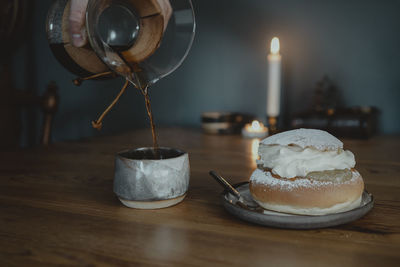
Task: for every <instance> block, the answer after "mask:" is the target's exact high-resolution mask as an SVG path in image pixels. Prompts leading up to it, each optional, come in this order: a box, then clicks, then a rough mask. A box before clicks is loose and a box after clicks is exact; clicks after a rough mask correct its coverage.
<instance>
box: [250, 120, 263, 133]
mask: <svg viewBox="0 0 400 267" xmlns="http://www.w3.org/2000/svg"><path fill="white" fill-rule="evenodd" d="M251 128H252V129H253V130H254V131H260V130H261V124H260V123H259V122H258V121H257V120H254V121H252V122H251Z"/></svg>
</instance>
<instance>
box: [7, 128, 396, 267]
mask: <svg viewBox="0 0 400 267" xmlns="http://www.w3.org/2000/svg"><path fill="white" fill-rule="evenodd" d="M159 135H160V143H161V144H162V145H165V146H172V147H177V148H181V149H184V150H186V151H188V152H189V154H190V162H191V182H190V189H189V193H188V195H187V197H186V199H185V200H184V202H182V203H181V204H179V205H177V206H174V207H170V208H166V209H160V210H134V209H129V208H126V207H124V206H122V205H121V204H120V202H119V201H118V199H117V198H116V196H115V195H114V194H113V192H112V182H113V168H114V166H113V165H114V162H113V161H114V154H115V152H117V151H120V150H123V149H125V148H127V147H139V146H146V145H150V142H151V138H150V133H149V131H148V130H140V131H135V132H131V133H127V134H123V135H119V136H113V137H101V138H93V139H88V140H84V141H80V142H66V143H60V144H55V145H52V146H50V147H47V148H46V147H42V148H37V149H29V150H19V151H3V152H0V155H1V163H0V176H1V177H0V265H1V266H13V265H20V266H22V265H23V266H32V265H38V266H45V265H50V264H66V265H122V266H125V265H135V266H136V265H151V266H154V265H185V266H186V265H193V266H219V265H221V266H228V265H235V266H267V265H269V266H276V265H282V266H294V265H298V266H324V265H334V266H348V265H351V266H365V265H372V266H389V265H392V266H400V236H399V233H400V153H399V151H400V138H399V137H377V138H373V139H371V140H367V141H362V140H345V142H344V143H345V147H346V148H347V149H350V150H351V151H353V152H354V153H355V155H356V160H357V169H358V170H359V171H360V173H361V174H362V175H363V176H364V179H365V183H366V188H367V189H368V190H369V191H370V192H371V193H372V194H373V195H374V196H375V201H376V202H375V203H376V204H375V207H374V209H373V210H372V211H371V212H370V213H369V214H367V215H366V216H365V217H364V218H362V219H360V220H358V221H356V222H353V223H351V224H348V225H343V226H339V227H334V228H328V229H319V230H307V231H304V230H303V231H298V230H284V229H274V228H267V227H262V226H257V225H252V224H249V223H246V222H243V221H240V220H238V219H236V218H235V217H233V216H231V215H230V214H228V213H227V212H226V211H225V210H224V209H223V207H222V205H221V203H220V201H219V194H220V193H221V187H220V186H219V185H218V184H217V183H216V182H215V181H214V180H212V179H211V178H210V177H209V176H208V171H209V170H210V169H215V170H217V171H219V172H220V173H221V174H223V175H224V176H226V177H229V179H230V181H231V182H233V183H236V182H241V181H246V180H247V179H248V178H249V175H250V174H251V172H252V170H253V169H254V168H255V164H254V156H253V154H254V153H252V151H253V152H254V151H255V150H256V148H257V144H256V143H254V142H253V141H252V140H245V139H242V138H241V137H240V136H212V135H203V134H201V133H200V131H199V130H188V129H162V130H161V131H160V134H159Z"/></svg>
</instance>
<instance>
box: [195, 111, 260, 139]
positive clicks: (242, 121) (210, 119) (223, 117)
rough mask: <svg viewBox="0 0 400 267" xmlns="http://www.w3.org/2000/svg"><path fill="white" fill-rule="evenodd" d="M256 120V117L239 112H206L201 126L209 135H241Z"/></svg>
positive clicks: (202, 116) (202, 117)
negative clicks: (247, 125) (248, 124)
mask: <svg viewBox="0 0 400 267" xmlns="http://www.w3.org/2000/svg"><path fill="white" fill-rule="evenodd" d="M254 119H255V116H254V115H251V114H245V113H239V112H204V113H202V115H201V126H202V128H203V131H204V132H205V133H208V134H239V133H241V131H242V128H243V127H244V126H245V125H246V123H250V122H252V121H253V120H254Z"/></svg>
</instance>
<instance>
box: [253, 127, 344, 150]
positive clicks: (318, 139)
mask: <svg viewBox="0 0 400 267" xmlns="http://www.w3.org/2000/svg"><path fill="white" fill-rule="evenodd" d="M261 144H263V145H281V146H287V145H297V146H299V147H301V148H306V147H314V148H316V149H318V150H337V149H339V148H343V143H342V142H341V141H340V140H339V139H337V138H336V137H334V136H333V135H331V134H330V133H328V132H325V131H321V130H315V129H297V130H291V131H286V132H283V133H279V134H275V135H272V136H270V137H267V138H265V139H264V140H262V141H261Z"/></svg>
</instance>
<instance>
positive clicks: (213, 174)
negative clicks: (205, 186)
mask: <svg viewBox="0 0 400 267" xmlns="http://www.w3.org/2000/svg"><path fill="white" fill-rule="evenodd" d="M209 174H210V175H211V177H213V178H214V179H215V180H216V181H217V182H218V183H219V184H220V185H222V187H223V188H225V189H226V190H227V191H228V192H229V193H231V194H232V195H233V196H234V197H235V198H236V199H237V202H236V204H237V205H238V206H240V207H242V208H245V209H254V208H257V207H258V204H256V203H252V202H250V201H247V200H246V199H244V198H243V197H242V196H241V195H240V193H239V191H237V190H236V189H235V188H234V187H233V186H232V185H231V184H230V183H228V182H227V181H226V180H225V179H224V178H222V176H221V175H219V174H218V173H216V172H215V171H210V172H209Z"/></svg>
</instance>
